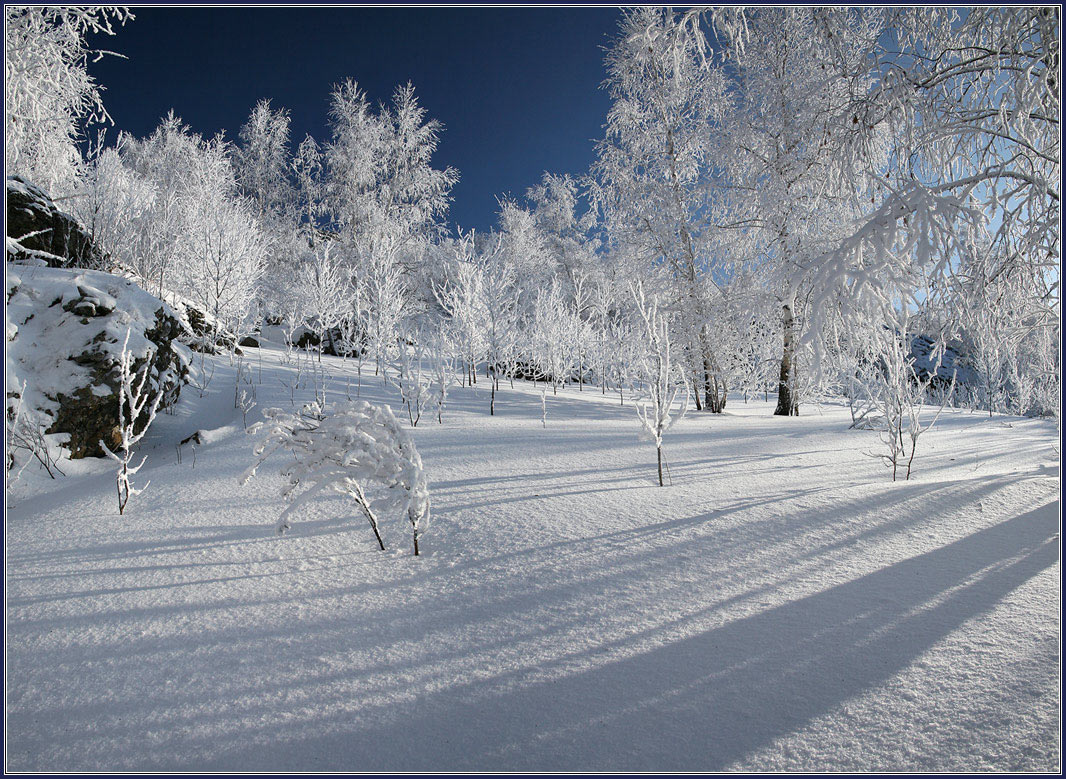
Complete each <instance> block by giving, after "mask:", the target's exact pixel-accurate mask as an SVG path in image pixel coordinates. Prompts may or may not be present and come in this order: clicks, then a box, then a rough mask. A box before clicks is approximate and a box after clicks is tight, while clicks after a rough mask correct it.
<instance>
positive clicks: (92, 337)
mask: <svg viewBox="0 0 1066 779" xmlns="http://www.w3.org/2000/svg"><path fill="white" fill-rule="evenodd" d="M7 272H8V281H7V290H6V292H7V300H8V308H7V347H8V354H7V372H8V378H7V394H8V401H9V403H10V402H11V400H12V398H13V396H15V395H17V394H21V395H23V398H22V403H23V407H24V408H25V407H28V408H30V409H33V410H34V411H35V412H39V414H40V415H42V416H43V417H44V418H45V419H46V420H47V423H46V424H47V428H46V432H47V433H48V434H49V435H55V436H59V437H60V440H59V443H61V444H62V446H63V447H64V448H65V449H66V450H67V453H68V456H69V457H70V458H71V459H76V458H80V457H93V456H101V455H103V451H102V450H101V449H100V445H99V442H100V441H101V440H103V441H105V442H108V443H109V445H110V442H113V441H115V436H116V434H117V428H118V392H119V387H120V385H121V374H120V369H119V359H120V355H121V352H122V347H123V343H124V342H126V339H127V332H128V333H129V337H128V347H127V348H128V349H129V350H130V352H131V354H132V355H133V358H134V360H133V365H134V369H135V370H137V371H139V370H141V369H142V368H143V367H144V366H145V365H148V366H149V367H148V374H149V385H150V387H151V391H152V392H160V393H163V400H162V403H161V405H162V406H163V407H166V406H170V405H173V404H174V403H175V402H177V399H178V396H179V395H180V393H181V388H182V386H183V385H184V384H185V383H186V382H187V381H188V374H189V365H190V357H191V356H190V353H189V350H188V348H187V347H186V346H184V345H183V344H182V343H180V341H179V338H180V337H187V336H188V329H187V326H186V325H184V324H183V323H182V321H181V319H180V317H179V316H178V315H177V313H176V312H175V311H174V310H173V309H171V308H170V307H169V306H167V305H166V304H165V303H163V302H162V301H160V300H159V299H158V298H155V297H153V296H152V295H149V294H148V293H147V292H145V291H144V290H142V289H140V288H139V287H137V286H136V285H135V284H133V283H132V282H130V281H127V280H126V279H123V278H121V277H119V276H114V275H112V274H109V273H103V272H100V271H87V270H76V269H67V268H45V267H26V266H21V265H18V264H15V263H8V266H7ZM23 388H25V389H24V390H23Z"/></svg>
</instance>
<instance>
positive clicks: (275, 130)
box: [233, 100, 292, 222]
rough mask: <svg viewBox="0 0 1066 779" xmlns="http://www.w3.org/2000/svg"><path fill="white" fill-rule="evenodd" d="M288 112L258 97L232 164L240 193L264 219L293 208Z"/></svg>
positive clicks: (241, 135)
mask: <svg viewBox="0 0 1066 779" xmlns="http://www.w3.org/2000/svg"><path fill="white" fill-rule="evenodd" d="M289 123H290V118H289V112H288V110H286V109H284V108H279V109H277V110H274V109H273V108H271V107H270V101H269V100H260V101H259V102H258V103H256V104H255V107H254V108H253V109H252V113H251V115H250V116H249V117H248V121H246V122H245V123H244V124H243V125H242V126H241V129H240V134H239V143H238V145H237V148H236V149H235V150H234V154H233V165H234V169H235V173H236V176H237V183H238V185H239V187H240V192H241V194H242V195H244V196H245V197H246V198H248V199H249V200H251V201H252V202H254V203H255V205H256V210H257V216H258V217H259V219H260V220H261V221H263V222H271V221H276V220H278V219H279V218H280V217H281V215H282V213H284V212H285V211H287V210H290V209H291V208H292V189H291V184H290V182H289V169H290V164H289Z"/></svg>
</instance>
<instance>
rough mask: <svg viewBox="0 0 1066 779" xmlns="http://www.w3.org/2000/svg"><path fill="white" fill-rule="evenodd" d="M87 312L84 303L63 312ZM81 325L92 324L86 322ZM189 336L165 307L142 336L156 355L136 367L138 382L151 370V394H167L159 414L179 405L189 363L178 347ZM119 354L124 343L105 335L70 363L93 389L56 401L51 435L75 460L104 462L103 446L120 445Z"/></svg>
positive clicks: (80, 389)
mask: <svg viewBox="0 0 1066 779" xmlns="http://www.w3.org/2000/svg"><path fill="white" fill-rule="evenodd" d="M79 291H80V290H79ZM85 306H86V304H85V303H84V302H83V303H81V304H75V305H73V306H71V304H70V303H68V304H67V305H64V306H63V308H64V310H70V311H72V312H73V313H75V315H77V313H78V310H79V309H80V308H84V307H85ZM68 307H69V308H68ZM97 312H98V313H96V314H94V315H92V316H95V317H106V316H109V315H110V314H111V313H112V312H111V311H102V310H101V309H97ZM82 324H83V325H84V324H88V322H86V321H85V320H84V319H83V320H82ZM185 332H186V330H185V328H184V327H183V326H182V324H181V322H180V321H179V320H178V318H177V317H176V316H174V315H173V313H172V312H171V313H169V314H168V313H167V311H166V309H165V307H163V306H161V307H160V308H159V310H158V311H156V312H155V325H154V326H153V327H150V328H146V329H145V330H144V337H145V338H146V339H147V340H148V341H150V342H151V343H152V344H153V345H154V346H155V353H154V354H149V355H148V356H146V357H144V358H142V359H140V360H138V359H134V361H133V366H132V368H133V371H134V375H135V376H137V375H139V373H140V372H141V371H142V370H144V367H145V365H146V364H148V366H149V367H148V376H149V383H150V385H151V387H152V389H153V391H155V392H161V393H163V398H162V400H161V401H160V404H159V407H160V409H165V408H168V407H170V406H173V405H174V404H175V403H177V402H178V398H179V396H180V395H181V387H182V385H183V384H185V383H186V382H187V381H188V374H189V367H188V360H187V359H186V358H185V357H184V356H183V355H182V354H181V353H180V352H179V350H178V348H176V347H180V344H179V342H178V340H177V339H178V336H179V335H184V334H185ZM120 349H121V344H120V343H116V342H114V341H111V340H110V339H108V338H107V337H106V335H105V332H101V333H100V334H99V335H98V336H97V337H96V338H95V339H93V341H92V342H90V343H89V344H88V347H87V348H86V349H85V351H83V352H81V353H79V354H76V355H73V356H72V357H71V358H70V359H71V361H72V362H74V363H75V364H77V365H80V366H82V367H83V368H87V369H88V370H89V372H90V376H91V383H90V384H87V385H86V386H82V387H78V388H77V389H75V390H74V391H73V392H72V393H70V394H66V393H57V394H56V395H55V397H54V400H55V401H56V402H57V403H58V404H59V409H58V411H57V412H56V415H55V422H54V423H53V424H52V426H51V427H50V428H49V429H48V431H47V432H48V433H67V434H69V436H70V439H69V442H68V444H67V448H68V449H69V450H70V457H71V459H78V458H80V457H103V455H104V452H103V450H102V449H101V448H100V441H103V442H104V443H106V444H107V445H108V446H109V447H111V448H114V447H116V446H118V445H119V444H120V442H121V433H120V431H119V418H118V395H119V389H120V387H121V386H122V375H121V371H120V368H119V361H118V357H119V351H118V350H120ZM101 387H106V388H108V389H109V390H110V392H109V393H107V394H102V393H101V392H100V388H101ZM147 423H148V420H147V418H144V419H141V420H139V424H138V425H137V429H140V428H141V426H142V425H145V424H147Z"/></svg>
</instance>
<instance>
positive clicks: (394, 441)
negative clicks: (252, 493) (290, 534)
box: [241, 400, 429, 555]
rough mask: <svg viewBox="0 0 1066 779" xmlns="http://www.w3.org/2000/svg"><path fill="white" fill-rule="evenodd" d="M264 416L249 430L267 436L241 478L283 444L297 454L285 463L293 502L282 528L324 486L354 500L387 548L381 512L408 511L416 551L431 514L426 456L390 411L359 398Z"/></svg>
mask: <svg viewBox="0 0 1066 779" xmlns="http://www.w3.org/2000/svg"><path fill="white" fill-rule="evenodd" d="M263 414H264V416H265V417H266V419H265V420H263V421H262V422H259V423H257V424H255V425H253V426H252V427H251V428H250V430H249V432H250V433H252V434H260V433H261V434H262V438H261V439H260V441H259V443H258V444H257V445H256V447H255V454H256V456H257V457H258V460H257V461H256V463H255V465H253V466H252V467H251V468H250V469H249V470H248V471H247V472H246V473H245V474H244V477H243V478H242V482H241V483H242V484H243V483H246V482H247V481H248V479H250V478H251V477H252V476H254V475H255V473H256V470H257V469H258V468H259V466H260V465H262V464H263V462H264V461H265V460H266V459H267V458H268V457H270V455H271V454H273V453H274V452H276V451H278V450H279V449H284V450H287V451H289V452H291V453H292V454H293V461H292V462H290V463H289V464H287V465H286V466H285V467H283V468H282V469H281V473H282V475H283V476H284V477H285V478H286V479H287V481H288V484H287V486H286V487H285V490H284V492H283V495H284V497H285V498H286V500H288V501H289V506H288V508H286V509H285V511H284V512H282V514H281V517H279V519H278V523H277V531H278V533H279V534H281V533H284V532H285V531H286V530H288V529H289V518H290V517H291V516H292V515H293V513H294V512H295V511H296V510H297V509H298V508H300V507H301V506H303V505H304V504H305V503H307V502H309V501H310V500H312V499H313V498H315V497H316V496H317V495H319V494H320V493H322V492H326V491H333V492H339V493H341V494H344V495H348V496H350V497H351V498H352V499H353V500H354V501H355V503H356V505H357V506H358V507H359V510H360V511H361V512H362V513H363V515H364V516H365V517H366V518H367V520H369V522H370V527H371V528H372V529H373V531H374V537H375V538H376V539H377V542H378V546H380V547H381V549H382V550H384V549H385V543H384V542H383V541H382V539H381V533H380V532H379V521H378V517H379V516H383V515H385V514H391V513H395V514H398V515H400V516H402V517H405V518H406V520H407V521H408V522H409V523H410V526H411V531H412V536H413V539H414V550H415V554H416V555H417V554H418V542H419V539H420V538H421V536H422V533H423V531H424V530H425V527H426V524H427V522H428V520H429V487H428V483H427V481H426V475H425V471H424V470H423V469H422V458H421V457H420V456H419V454H418V451H417V450H416V449H415V445H414V442H413V441H412V440H411V438H410V436H408V434H407V432H406V431H405V430H404V429H403V428H402V427H401V426H400V423H399V422H398V421H397V420H396V417H395V416H393V413H392V411H391V409H389V408H388V407H387V406H375V405H372V404H370V403H367V402H366V401H361V400H360V401H355V402H341V403H335V404H329V405H325V406H320V405H319V404H317V403H311V404H308V405H306V406H304V408H303V409H302V410H301V411H300V412H299V413H296V414H293V413H290V412H287V411H284V410H282V409H279V408H268V409H266V410H265V411H264V412H263ZM368 491H369V492H371V494H372V495H373V496H374V497H373V498H370V497H368V495H367V492H368Z"/></svg>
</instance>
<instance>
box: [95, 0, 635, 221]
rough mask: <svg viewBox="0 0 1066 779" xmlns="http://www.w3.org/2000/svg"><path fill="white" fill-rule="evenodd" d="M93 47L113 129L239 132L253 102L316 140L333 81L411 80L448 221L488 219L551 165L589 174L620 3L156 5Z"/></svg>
mask: <svg viewBox="0 0 1066 779" xmlns="http://www.w3.org/2000/svg"><path fill="white" fill-rule="evenodd" d="M134 13H135V15H136V17H137V18H136V19H135V20H133V21H131V22H129V23H127V24H126V26H125V27H123V28H120V29H119V30H118V32H117V34H116V35H115V36H114V37H105V36H97V37H95V38H94V39H93V40H92V41H91V43H92V45H94V46H98V47H100V48H106V49H110V50H112V51H115V52H117V53H120V54H123V55H125V56H126V57H128V59H125V60H123V59H118V58H115V57H105V58H104V59H103V60H101V61H100V62H98V63H96V64H94V65H92V66H91V67H90V71H91V72H92V74H93V75H94V76H95V77H96V78H97V80H98V81H99V82H100V83H101V84H102V85H103V86H104V87H105V89H106V91H105V93H104V101H105V105H106V106H107V108H108V110H109V112H110V113H111V116H112V118H113V119H114V121H115V128H114V129H113V130H111V131H110V133H111V136H112V137H113V135H114V133H115V130H126V131H128V132H131V133H133V134H134V135H137V136H143V135H146V134H148V133H150V132H151V131H152V129H154V127H155V126H156V125H157V124H158V122H159V119H160V118H161V117H162V116H163V115H164V114H166V112H167V111H169V110H170V109H171V108H173V109H174V110H175V112H176V113H177V114H178V115H179V116H181V117H182V119H184V120H185V122H186V123H187V124H189V125H190V126H191V127H192V128H193V129H194V130H195V131H197V132H199V133H202V134H204V135H213V134H214V133H216V132H218V131H219V130H224V131H225V132H226V136H227V137H228V138H230V139H231V140H232V139H235V138H236V135H237V132H238V130H239V128H240V126H241V124H242V123H243V122H244V121H245V119H246V118H247V116H248V113H249V111H250V110H251V108H252V106H253V105H254V104H255V102H256V101H257V100H259V99H260V98H271V99H272V100H273V104H274V106H275V107H277V106H284V107H286V108H288V109H289V110H290V111H291V112H292V135H293V139H294V141H295V142H299V140H300V139H301V138H303V136H304V135H305V133H311V134H312V135H313V136H314V137H315V138H316V139H318V140H319V141H323V140H326V139H327V137H328V132H327V129H326V116H327V111H328V95H329V92H330V89H331V87H332V85H333V84H335V83H337V82H339V81H341V80H343V79H344V78H347V77H352V78H354V79H356V80H357V81H358V82H359V84H360V86H362V87H363V88H364V89H365V90H366V91H367V92H368V94H369V95H370V98H371V99H372V100H374V101H386V100H388V99H389V98H390V96H391V94H392V91H393V89H394V87H395V86H396V85H398V84H401V83H406V82H407V81H408V80H410V81H411V82H412V83H413V84H414V85H415V90H416V93H417V94H418V96H419V98H420V100H421V102H422V104H423V105H424V106H425V107H426V108H427V109H428V111H429V115H430V116H432V117H434V118H436V119H438V120H440V121H441V122H443V123H444V125H445V132H444V134H443V136H442V139H441V144H440V147H439V150H438V154H437V156H436V158H435V164H436V166H437V167H444V166H446V165H451V166H453V167H455V168H457V169H458V170H459V172H460V173H461V175H462V180H461V181H460V183H459V184H458V185H457V186H456V187H455V189H454V191H453V195H454V198H455V202H454V203H453V206H452V214H451V222H452V224H453V225H454V224H459V225H461V226H462V227H463V228H464V229H467V228H470V227H474V228H478V229H487V228H489V227H491V226H493V225H494V224H495V219H496V216H495V213H496V196H497V195H502V194H506V193H510V194H513V195H522V194H524V192H525V190H526V188H527V187H529V186H532V185H533V184H535V183H537V182H538V181H539V180H540V177H541V174H542V173H543V172H544V171H545V170H548V171H551V172H554V173H571V174H575V175H576V174H581V173H584V172H585V171H586V170H587V168H588V165H589V163H590V162H591V161H592V159H593V156H594V151H593V146H594V142H595V140H596V139H597V138H599V137H600V136H601V134H602V125H603V123H604V121H605V118H606V113H607V109H608V106H609V100H608V97H607V94H606V92H605V91H604V90H602V89H600V88H599V87H600V84H601V82H602V81H603V79H604V76H605V73H604V69H603V54H604V52H603V50H602V47H603V46H606V45H608V43H609V42H610V40H611V38H612V37H613V36H614V35H615V34H616V33H617V31H618V22H619V20H620V18H621V12H620V11H619V10H618V9H617V8H603V7H601V8H509V9H504V8H422V9H412V8H377V9H371V8H255V9H252V8H240V7H232V8H158V7H154V8H153V7H144V8H137V9H134Z"/></svg>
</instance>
